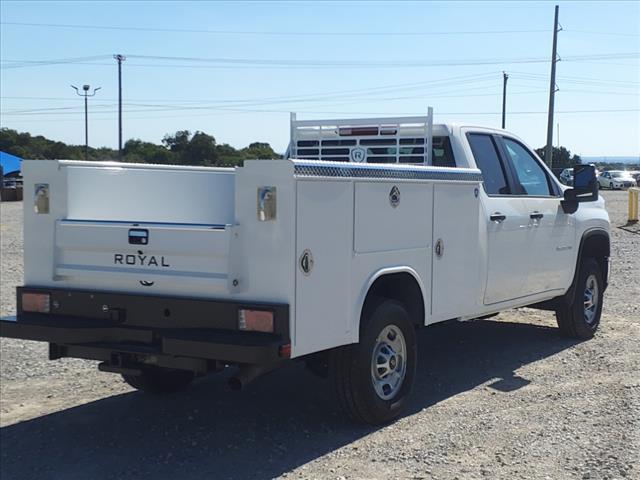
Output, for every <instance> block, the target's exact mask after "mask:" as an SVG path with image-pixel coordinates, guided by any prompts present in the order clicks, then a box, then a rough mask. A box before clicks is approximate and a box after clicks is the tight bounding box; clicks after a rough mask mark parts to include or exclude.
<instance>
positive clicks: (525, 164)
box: [503, 138, 552, 196]
mask: <svg viewBox="0 0 640 480" xmlns="http://www.w3.org/2000/svg"><path fill="white" fill-rule="evenodd" d="M503 141H504V147H505V150H506V153H507V155H508V157H509V160H511V164H512V166H513V171H514V173H515V177H516V180H517V182H518V183H519V184H520V186H521V187H522V190H523V194H525V195H536V196H550V195H552V193H551V192H552V190H551V186H550V185H549V178H548V177H547V174H546V172H545V171H544V169H543V168H542V166H540V164H539V163H538V162H537V161H536V159H535V158H534V157H533V155H531V153H529V151H528V150H527V149H526V148H524V147H523V146H522V145H520V144H519V143H518V142H516V141H515V140H512V139H510V138H503Z"/></svg>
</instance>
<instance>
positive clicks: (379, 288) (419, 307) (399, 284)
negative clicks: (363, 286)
mask: <svg viewBox="0 0 640 480" xmlns="http://www.w3.org/2000/svg"><path fill="white" fill-rule="evenodd" d="M378 298H389V299H391V300H397V301H398V302H400V303H402V304H403V305H404V307H405V308H406V309H407V313H409V318H410V319H411V322H412V323H413V324H415V325H418V326H423V325H424V299H423V298H422V290H420V285H418V282H417V281H416V279H415V278H414V277H413V275H411V274H410V273H407V272H398V273H388V274H386V275H382V276H381V277H378V278H377V279H376V280H375V282H373V285H371V287H370V288H369V291H368V292H367V296H366V298H365V300H364V304H363V306H362V310H363V311H364V310H365V308H366V306H367V304H368V303H369V302H372V301H375V300H376V299H378Z"/></svg>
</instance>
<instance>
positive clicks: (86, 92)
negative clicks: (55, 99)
mask: <svg viewBox="0 0 640 480" xmlns="http://www.w3.org/2000/svg"><path fill="white" fill-rule="evenodd" d="M71 88H73V89H74V90H75V91H76V94H78V96H80V97H84V159H85V160H89V114H88V108H87V107H88V104H87V98H89V97H93V96H94V95H95V94H96V92H97V91H98V90H100V89H101V88H102V87H98V88H94V89H93V92H92V93H89V89H90V88H91V87H90V86H89V85H83V86H82V91H83V92H84V93H80V90H79V89H78V87H76V86H74V85H71Z"/></svg>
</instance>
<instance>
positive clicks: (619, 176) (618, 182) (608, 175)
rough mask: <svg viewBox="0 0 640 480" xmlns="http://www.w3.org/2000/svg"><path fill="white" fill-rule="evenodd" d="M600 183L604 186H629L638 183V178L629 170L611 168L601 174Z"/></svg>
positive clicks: (612, 187)
mask: <svg viewBox="0 0 640 480" xmlns="http://www.w3.org/2000/svg"><path fill="white" fill-rule="evenodd" d="M598 183H599V184H600V187H603V188H611V189H615V188H629V187H634V186H635V185H636V179H635V178H633V177H632V176H631V174H630V173H629V172H627V171H624V170H609V171H607V172H602V174H600V176H599V177H598Z"/></svg>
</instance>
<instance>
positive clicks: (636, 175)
mask: <svg viewBox="0 0 640 480" xmlns="http://www.w3.org/2000/svg"><path fill="white" fill-rule="evenodd" d="M629 175H631V176H632V177H633V179H634V180H635V181H636V185H637V186H639V187H640V171H637V170H636V171H633V172H629Z"/></svg>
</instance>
